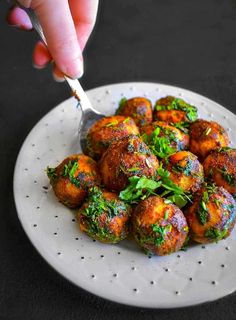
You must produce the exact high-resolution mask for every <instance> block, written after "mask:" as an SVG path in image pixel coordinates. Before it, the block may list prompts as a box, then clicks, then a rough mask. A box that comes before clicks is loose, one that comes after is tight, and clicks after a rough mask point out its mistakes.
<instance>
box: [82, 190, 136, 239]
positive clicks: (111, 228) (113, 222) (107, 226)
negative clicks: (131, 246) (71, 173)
mask: <svg viewBox="0 0 236 320" xmlns="http://www.w3.org/2000/svg"><path fill="white" fill-rule="evenodd" d="M130 215H131V208H130V206H128V205H127V204H125V203H124V202H123V201H121V200H120V199H119V198H118V196H117V195H116V194H115V193H112V192H108V191H105V190H103V191H102V190H101V189H99V188H98V187H93V188H91V190H89V196H88V198H87V199H86V200H85V202H84V204H83V205H82V207H81V208H80V209H79V211H78V221H79V226H80V230H81V231H82V232H85V233H87V235H89V236H90V237H91V238H93V239H96V240H99V241H101V242H105V243H117V242H119V241H121V240H123V239H125V238H126V236H127V234H128V229H129V228H128V226H129V225H128V224H129V217H130Z"/></svg>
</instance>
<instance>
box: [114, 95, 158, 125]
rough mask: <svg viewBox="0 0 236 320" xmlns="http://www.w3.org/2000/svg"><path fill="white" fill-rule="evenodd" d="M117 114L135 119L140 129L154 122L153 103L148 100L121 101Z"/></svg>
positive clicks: (141, 98)
mask: <svg viewBox="0 0 236 320" xmlns="http://www.w3.org/2000/svg"><path fill="white" fill-rule="evenodd" d="M116 114H119V115H123V116H128V117H131V118H133V119H134V121H135V123H136V124H137V126H138V127H141V126H143V125H145V124H147V123H151V122H152V103H151V101H150V100H148V99H147V98H143V97H136V98H132V99H128V100H127V99H126V98H123V99H121V101H120V103H119V108H118V109H117V111H116Z"/></svg>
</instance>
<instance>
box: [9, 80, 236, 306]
mask: <svg viewBox="0 0 236 320" xmlns="http://www.w3.org/2000/svg"><path fill="white" fill-rule="evenodd" d="M88 95H89V98H90V99H91V102H92V104H93V105H94V106H96V107H97V108H98V109H100V110H101V111H102V112H103V113H105V114H113V113H114V111H115V109H116V108H117V105H118V101H119V100H120V99H121V98H122V97H123V96H125V97H127V98H130V97H134V96H147V97H148V98H150V99H151V100H152V101H153V102H155V100H156V99H158V98H160V97H163V96H166V95H174V96H177V97H181V98H183V99H185V100H186V101H188V102H189V103H191V104H194V105H196V106H197V107H198V109H199V116H200V117H203V118H205V119H210V120H216V121H218V122H219V123H220V124H222V125H223V126H224V127H225V128H227V130H228V133H229V135H230V137H231V140H232V141H233V143H234V145H235V142H236V141H235V134H234V135H233V132H236V116H235V115H234V114H232V113H231V112H230V111H228V110H227V109H225V108H223V107H222V106H220V105H219V104H217V103H215V102H213V101H211V100H209V99H207V98H205V97H203V96H201V95H199V94H196V93H193V92H190V91H187V90H184V89H180V88H176V87H172V86H167V85H163V84H157V83H121V84H114V85H107V86H103V87H100V88H96V89H93V90H89V91H88ZM75 106H76V101H75V100H74V98H71V99H69V100H67V101H64V102H63V103H61V104H60V105H59V106H57V107H56V108H54V109H53V110H52V111H50V112H49V113H48V114H47V115H46V116H45V117H44V118H43V119H41V120H40V121H39V122H38V123H37V125H36V126H35V127H34V128H33V129H32V131H31V132H30V134H29V135H28V137H27V138H26V140H25V142H24V144H23V146H22V148H21V151H20V153H19V156H18V159H17V163H16V167H15V175H14V195H15V202H16V207H17V211H18V216H19V219H20V221H21V223H22V226H23V228H24V230H25V232H26V233H27V235H28V237H29V239H30V240H31V242H32V243H33V245H34V246H35V248H36V249H37V250H38V252H39V253H40V254H41V255H42V256H43V257H44V259H45V260H46V261H47V262H48V263H49V264H50V265H51V266H52V267H53V268H54V269H55V270H57V271H58V272H59V273H60V274H61V275H63V276H64V277H66V278H67V279H68V280H70V281H72V282H73V283H74V284H76V285H78V286H80V287H82V288H83V289H86V290H88V291H89V292H92V293H94V294H96V295H98V296H100V297H103V298H106V299H109V300H113V301H116V302H119V303H124V304H128V305H135V306H140V307H152V308H173V307H181V306H189V305H194V304H198V303H202V302H206V301H212V300H215V299H218V298H220V297H223V296H225V295H228V294H230V293H232V292H233V291H235V289H236V272H235V270H236V230H234V231H233V232H232V234H231V236H230V237H229V238H228V239H226V240H223V241H220V242H219V243H218V244H209V245H206V246H201V245H196V246H194V247H192V248H190V249H188V250H187V251H186V252H183V251H180V252H177V253H174V254H172V255H170V256H166V257H152V258H151V259H149V258H148V257H147V256H146V255H145V254H144V253H143V252H142V251H141V250H140V249H139V248H138V247H137V246H136V244H135V243H134V242H131V241H128V240H125V241H123V242H121V243H120V244H117V245H105V244H101V243H99V242H94V241H93V240H92V239H90V238H89V237H87V236H86V235H85V234H82V233H81V232H80V230H79V228H78V226H77V223H76V221H75V219H74V212H73V211H71V210H69V209H67V208H66V207H64V206H63V205H62V204H60V203H58V201H57V200H56V198H55V196H54V194H53V192H52V190H51V188H50V186H49V182H48V179H47V177H46V174H45V168H46V167H47V165H50V166H55V165H57V164H58V163H59V162H60V161H61V160H63V159H64V158H65V157H67V156H68V155H70V154H73V153H75V152H80V150H79V149H78V139H77V130H78V123H79V118H80V115H81V113H80V111H79V110H78V109H76V107H75Z"/></svg>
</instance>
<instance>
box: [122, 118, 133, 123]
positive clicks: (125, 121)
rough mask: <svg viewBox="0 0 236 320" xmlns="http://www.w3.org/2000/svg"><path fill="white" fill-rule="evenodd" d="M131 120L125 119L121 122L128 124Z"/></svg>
mask: <svg viewBox="0 0 236 320" xmlns="http://www.w3.org/2000/svg"><path fill="white" fill-rule="evenodd" d="M130 119H131V118H129V117H128V118H125V120H123V123H128V122H129V121H130Z"/></svg>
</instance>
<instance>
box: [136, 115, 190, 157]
mask: <svg viewBox="0 0 236 320" xmlns="http://www.w3.org/2000/svg"><path fill="white" fill-rule="evenodd" d="M141 133H142V139H143V141H144V142H145V143H146V144H147V145H148V146H149V148H150V149H151V151H152V152H153V154H155V155H156V156H157V157H160V158H165V157H167V156H168V155H170V154H173V153H175V152H176V151H179V150H184V149H186V148H187V147H188V145H189V136H188V135H187V134H186V133H184V132H183V131H181V130H179V129H177V128H175V127H173V126H170V125H169V124H168V123H167V122H163V121H155V122H153V123H151V124H148V125H145V126H144V127H142V129H141Z"/></svg>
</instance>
